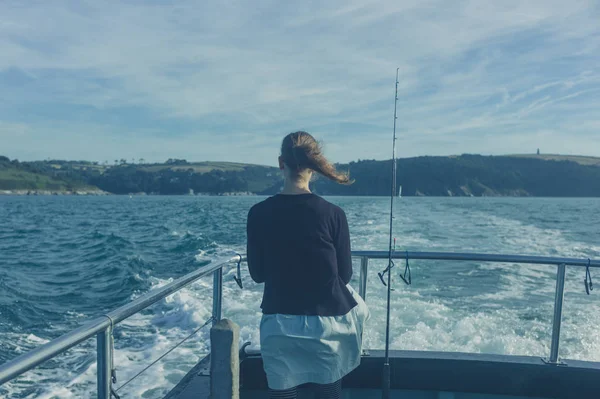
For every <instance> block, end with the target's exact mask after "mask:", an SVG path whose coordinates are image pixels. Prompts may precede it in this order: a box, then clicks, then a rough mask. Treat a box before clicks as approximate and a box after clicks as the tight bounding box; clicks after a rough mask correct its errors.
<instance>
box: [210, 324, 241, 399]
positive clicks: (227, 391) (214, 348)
mask: <svg viewBox="0 0 600 399" xmlns="http://www.w3.org/2000/svg"><path fill="white" fill-rule="evenodd" d="M239 341H240V327H239V326H238V325H237V324H235V323H234V322H232V321H231V320H227V319H222V320H220V321H219V322H218V323H216V324H215V325H214V326H213V328H211V329H210V398H211V399H239V397H240V357H239V356H240V355H239Z"/></svg>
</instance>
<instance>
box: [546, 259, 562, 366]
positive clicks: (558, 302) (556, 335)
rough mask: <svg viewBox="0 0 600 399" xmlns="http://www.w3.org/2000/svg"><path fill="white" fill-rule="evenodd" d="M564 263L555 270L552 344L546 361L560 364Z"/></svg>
mask: <svg viewBox="0 0 600 399" xmlns="http://www.w3.org/2000/svg"><path fill="white" fill-rule="evenodd" d="M565 268H566V267H565V264H564V263H562V264H560V265H558V270H557V272H556V291H555V295H554V318H553V319H552V344H551V346H550V358H549V359H547V361H546V363H549V364H560V361H559V360H558V349H559V345H560V326H561V323H562V307H563V298H564V292H565Z"/></svg>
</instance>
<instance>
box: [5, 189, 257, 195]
mask: <svg viewBox="0 0 600 399" xmlns="http://www.w3.org/2000/svg"><path fill="white" fill-rule="evenodd" d="M0 195H9V196H27V195H32V196H71V195H76V196H92V197H94V196H95V197H98V196H107V195H123V196H127V195H129V196H146V195H151V196H158V195H165V194H160V193H129V194H113V193H109V192H107V191H102V190H73V191H56V190H0ZM172 195H177V196H180V197H183V196H198V197H248V196H256V194H255V193H251V192H226V193H195V194H172Z"/></svg>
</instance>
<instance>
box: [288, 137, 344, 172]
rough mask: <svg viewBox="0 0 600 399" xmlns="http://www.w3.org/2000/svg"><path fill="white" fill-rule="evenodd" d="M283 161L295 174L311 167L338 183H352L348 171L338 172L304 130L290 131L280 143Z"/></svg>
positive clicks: (318, 145)
mask: <svg viewBox="0 0 600 399" xmlns="http://www.w3.org/2000/svg"><path fill="white" fill-rule="evenodd" d="M281 157H282V158H283V162H284V163H285V164H286V165H287V166H288V167H289V168H290V169H291V170H292V171H294V172H296V174H299V173H300V172H301V171H302V170H305V169H311V170H314V171H315V172H317V173H319V174H320V175H323V176H325V177H326V178H328V179H330V180H333V181H335V182H336V183H339V184H352V183H354V180H350V176H349V175H348V173H344V172H338V171H337V170H336V168H335V166H333V164H332V163H331V162H329V161H328V160H327V158H325V156H324V155H323V152H322V148H321V145H320V144H319V143H318V142H317V140H315V138H314V137H313V136H311V135H310V134H308V133H306V132H302V131H299V132H295V133H290V134H288V135H287V136H285V138H284V139H283V143H281Z"/></svg>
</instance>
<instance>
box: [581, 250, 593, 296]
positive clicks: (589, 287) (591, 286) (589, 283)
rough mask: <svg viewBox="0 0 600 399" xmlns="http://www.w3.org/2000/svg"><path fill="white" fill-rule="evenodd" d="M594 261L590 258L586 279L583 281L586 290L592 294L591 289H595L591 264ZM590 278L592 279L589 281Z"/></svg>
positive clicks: (586, 268)
mask: <svg viewBox="0 0 600 399" xmlns="http://www.w3.org/2000/svg"><path fill="white" fill-rule="evenodd" d="M591 263H592V260H591V259H589V258H588V264H587V266H586V267H585V279H584V280H583V283H584V284H585V292H586V293H587V294H588V295H590V291H593V290H594V283H592V274H591V273H590V264H591ZM588 278H589V279H590V281H589V282H588Z"/></svg>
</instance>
